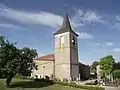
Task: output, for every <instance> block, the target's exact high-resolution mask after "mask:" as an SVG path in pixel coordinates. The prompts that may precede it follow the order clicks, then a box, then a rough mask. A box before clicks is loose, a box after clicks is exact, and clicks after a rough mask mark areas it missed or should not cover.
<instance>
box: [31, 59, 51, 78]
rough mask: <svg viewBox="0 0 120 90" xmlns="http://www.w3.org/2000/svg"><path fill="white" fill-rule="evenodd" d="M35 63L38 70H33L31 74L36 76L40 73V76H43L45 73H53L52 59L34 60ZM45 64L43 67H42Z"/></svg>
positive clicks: (48, 74) (49, 74)
mask: <svg viewBox="0 0 120 90" xmlns="http://www.w3.org/2000/svg"><path fill="white" fill-rule="evenodd" d="M35 62H36V65H38V70H37V71H36V70H34V71H33V74H34V75H38V77H39V76H40V75H41V78H43V77H44V76H45V75H47V76H49V77H51V75H52V74H53V61H42V60H41V61H40V60H35ZM44 66H45V68H43V67H44Z"/></svg>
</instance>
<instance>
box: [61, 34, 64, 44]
mask: <svg viewBox="0 0 120 90" xmlns="http://www.w3.org/2000/svg"><path fill="white" fill-rule="evenodd" d="M60 44H64V37H63V36H61V37H60Z"/></svg>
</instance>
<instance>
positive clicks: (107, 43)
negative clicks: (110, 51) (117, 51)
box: [105, 42, 114, 46]
mask: <svg viewBox="0 0 120 90" xmlns="http://www.w3.org/2000/svg"><path fill="white" fill-rule="evenodd" d="M105 44H106V45H107V46H113V45H114V43H113V42H106V43H105Z"/></svg>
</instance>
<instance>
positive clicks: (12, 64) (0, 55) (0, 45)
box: [0, 36, 37, 85]
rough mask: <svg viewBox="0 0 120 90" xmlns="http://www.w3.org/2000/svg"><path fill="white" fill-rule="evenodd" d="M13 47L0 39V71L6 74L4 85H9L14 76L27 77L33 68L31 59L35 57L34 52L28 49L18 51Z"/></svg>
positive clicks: (12, 44) (13, 45)
mask: <svg viewBox="0 0 120 90" xmlns="http://www.w3.org/2000/svg"><path fill="white" fill-rule="evenodd" d="M15 45H16V43H11V42H9V41H8V40H5V38H4V37H3V36H1V37H0V71H1V72H6V73H7V80H6V85H9V84H10V82H11V80H12V78H13V77H14V76H15V74H17V73H18V74H21V75H24V76H25V75H28V73H30V72H31V70H32V69H33V68H34V67H35V63H34V62H33V59H34V58H35V57H36V56H37V52H36V50H35V49H30V48H28V47H25V48H22V49H18V48H17V47H16V46H15Z"/></svg>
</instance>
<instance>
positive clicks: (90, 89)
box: [35, 78, 105, 90]
mask: <svg viewBox="0 0 120 90" xmlns="http://www.w3.org/2000/svg"><path fill="white" fill-rule="evenodd" d="M35 81H40V82H47V83H51V84H60V85H64V86H69V87H75V88H81V89H87V90H105V88H103V87H98V86H87V85H78V84H76V83H75V82H62V81H53V80H46V79H43V78H42V79H35Z"/></svg>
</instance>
